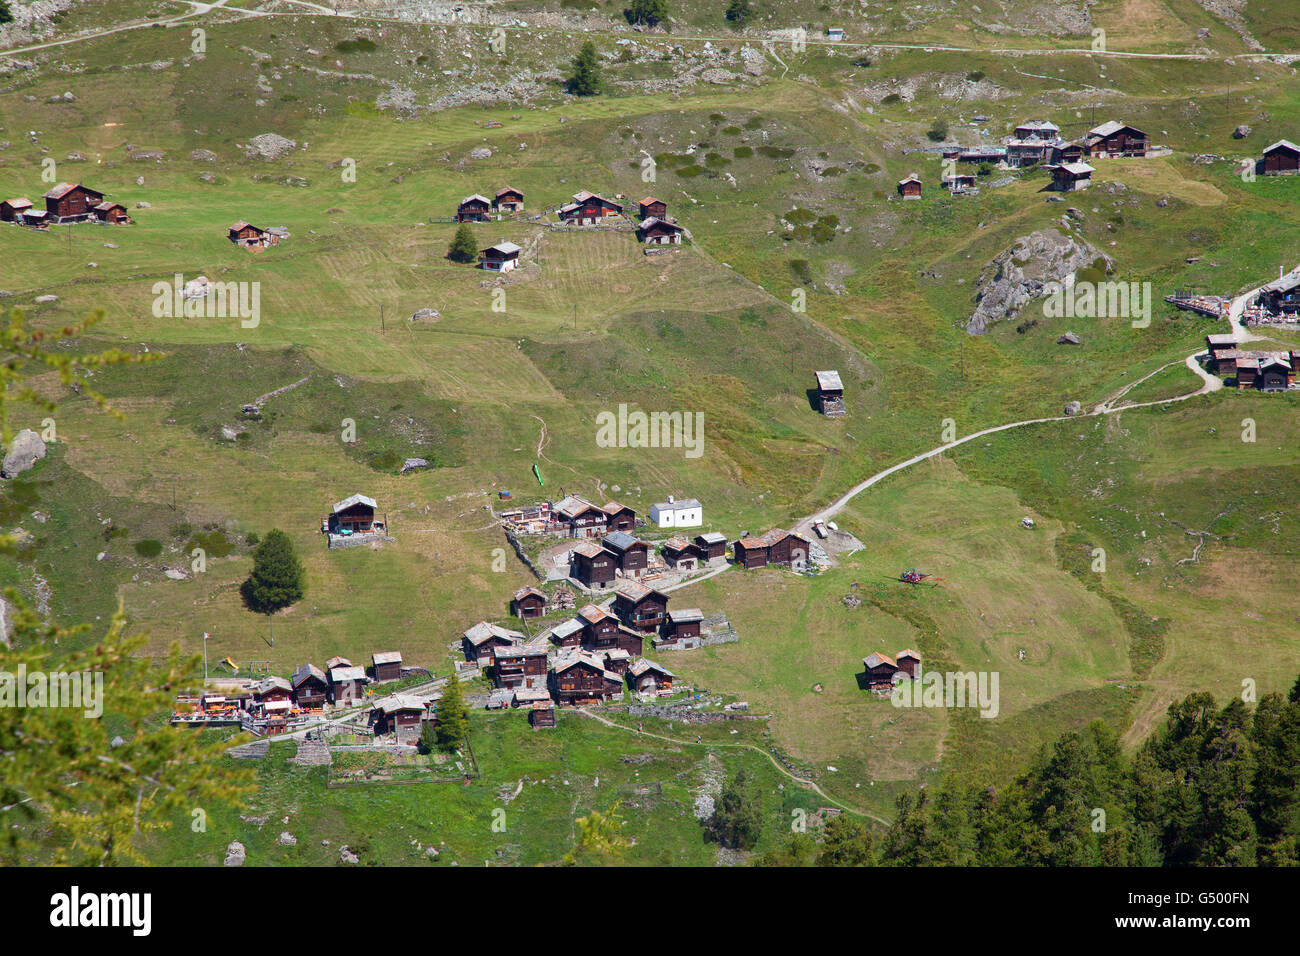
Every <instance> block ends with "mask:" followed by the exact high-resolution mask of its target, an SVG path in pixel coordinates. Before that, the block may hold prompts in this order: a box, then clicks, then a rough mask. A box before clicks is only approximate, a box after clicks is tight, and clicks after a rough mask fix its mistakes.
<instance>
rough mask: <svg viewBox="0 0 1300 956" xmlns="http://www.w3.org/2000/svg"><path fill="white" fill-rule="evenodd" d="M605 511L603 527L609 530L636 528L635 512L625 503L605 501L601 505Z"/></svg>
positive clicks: (630, 529) (631, 529)
mask: <svg viewBox="0 0 1300 956" xmlns="http://www.w3.org/2000/svg"><path fill="white" fill-rule="evenodd" d="M600 510H601V511H603V512H605V527H606V528H607V529H608V530H610V531H628V532H630V531H633V530H635V528H636V512H635V511H633V510H632V509H631V508H629V507H628V506H627V505H623V504H619V503H618V502H617V501H607V502H605V504H604V505H602V506H601V509H600Z"/></svg>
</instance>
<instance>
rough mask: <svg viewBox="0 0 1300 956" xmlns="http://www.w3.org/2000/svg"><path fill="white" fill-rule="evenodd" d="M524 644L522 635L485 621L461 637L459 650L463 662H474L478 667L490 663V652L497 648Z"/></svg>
mask: <svg viewBox="0 0 1300 956" xmlns="http://www.w3.org/2000/svg"><path fill="white" fill-rule="evenodd" d="M523 642H524V635H523V634H521V633H519V632H518V631H509V630H506V629H505V628H504V627H498V626H497V625H496V624H491V623H489V622H487V621H479V622H478V623H477V624H475V625H474V626H473V627H471V628H469V629H468V630H467V631H465V632H464V633H463V634H462V635H461V642H460V646H461V650H463V651H464V652H465V660H467V661H474V662H476V663H477V664H478V665H479V667H487V666H488V665H490V664H491V663H492V652H493V651H494V650H495V649H496V648H498V647H513V646H515V645H516V644H522V643H523Z"/></svg>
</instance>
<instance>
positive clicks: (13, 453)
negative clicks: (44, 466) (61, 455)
mask: <svg viewBox="0 0 1300 956" xmlns="http://www.w3.org/2000/svg"><path fill="white" fill-rule="evenodd" d="M44 457H45V442H44V441H42V440H41V436H40V435H38V434H36V432H34V431H32V430H31V429H30V428H24V429H23V430H22V431H20V432H19V433H18V434H17V435H15V436H14V440H13V443H12V444H10V446H9V453H8V454H7V455H5V460H4V465H3V467H0V478H13V477H15V476H17V475H21V474H22V473H23V472H24V471H27V470H28V469H30V468H31V467H32V466H33V465H35V464H36V463H37V462H38V461H40V460H41V459H42V458H44Z"/></svg>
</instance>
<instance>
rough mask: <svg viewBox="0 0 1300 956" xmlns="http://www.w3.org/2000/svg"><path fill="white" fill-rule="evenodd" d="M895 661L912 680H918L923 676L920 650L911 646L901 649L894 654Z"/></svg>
mask: <svg viewBox="0 0 1300 956" xmlns="http://www.w3.org/2000/svg"><path fill="white" fill-rule="evenodd" d="M894 662H895V663H896V664H897V665H898V669H899V670H900V671H902V672H903V673H904V674H906V675H907V676H908V677H910V678H911V679H912V680H916V679H917V678H919V677H920V676H921V652H920V651H914V650H912V649H911V648H907V649H906V650H902V651H899V652H898V653H897V654H895V655H894Z"/></svg>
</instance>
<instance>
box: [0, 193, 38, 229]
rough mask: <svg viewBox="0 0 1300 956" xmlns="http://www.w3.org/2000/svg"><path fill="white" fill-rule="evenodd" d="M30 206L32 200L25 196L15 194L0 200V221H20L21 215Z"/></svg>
mask: <svg viewBox="0 0 1300 956" xmlns="http://www.w3.org/2000/svg"><path fill="white" fill-rule="evenodd" d="M31 208H32V201H31V200H30V199H28V198H27V197H26V196H15V197H14V198H13V199H6V200H4V201H3V202H0V222H17V223H21V222H22V220H23V216H24V215H25V214H26V213H27V211H28V210H29V209H31Z"/></svg>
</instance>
